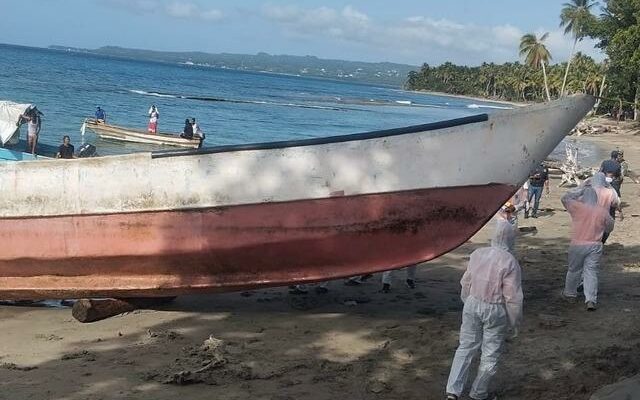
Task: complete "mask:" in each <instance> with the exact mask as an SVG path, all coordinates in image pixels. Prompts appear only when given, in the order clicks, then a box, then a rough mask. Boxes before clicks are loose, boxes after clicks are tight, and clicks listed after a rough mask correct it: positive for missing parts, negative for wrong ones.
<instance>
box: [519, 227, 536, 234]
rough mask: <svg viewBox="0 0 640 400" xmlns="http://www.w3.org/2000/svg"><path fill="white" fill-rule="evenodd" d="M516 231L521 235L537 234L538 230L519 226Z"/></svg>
mask: <svg viewBox="0 0 640 400" xmlns="http://www.w3.org/2000/svg"><path fill="white" fill-rule="evenodd" d="M518 230H519V231H520V232H522V233H538V228H536V227H535V226H521V227H519V228H518Z"/></svg>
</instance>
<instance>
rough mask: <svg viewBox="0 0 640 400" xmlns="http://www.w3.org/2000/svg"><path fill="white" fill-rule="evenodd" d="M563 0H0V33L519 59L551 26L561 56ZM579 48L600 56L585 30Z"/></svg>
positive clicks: (340, 55) (467, 61) (34, 42)
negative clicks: (523, 44)
mask: <svg viewBox="0 0 640 400" xmlns="http://www.w3.org/2000/svg"><path fill="white" fill-rule="evenodd" d="M565 1H566V0H535V1H533V0H395V1H394V0H351V1H347V2H344V1H337V0H297V1H293V0H271V1H267V0H185V1H183V0H0V9H2V14H3V21H2V23H1V24H0V43H8V44H18V45H26V46H36V47H46V46H49V45H52V44H56V45H65V46H72V47H83V48H97V47H100V46H107V45H113V46H122V47H132V48H140V49H152V50H170V51H204V52H209V53H221V52H229V53H246V54H255V53H258V52H267V53H270V54H291V55H314V56H318V57H321V58H336V59H346V60H359V61H392V62H399V63H407V64H412V65H421V64H422V63H425V62H426V63H428V64H430V65H438V64H441V63H443V62H446V61H451V62H454V63H456V64H464V65H478V64H480V63H482V62H496V63H502V62H505V61H516V60H517V59H518V44H519V39H520V37H521V36H522V35H523V34H524V33H530V32H531V33H536V34H538V35H540V34H542V33H544V32H549V33H550V36H549V38H548V39H547V42H546V44H547V48H548V49H549V50H550V52H551V54H552V56H553V61H554V62H562V61H565V60H566V59H567V58H568V57H569V55H570V51H571V45H572V40H571V39H570V38H569V37H566V36H564V35H563V32H562V29H561V28H560V27H559V22H560V20H559V14H560V9H561V8H562V4H563V3H564V2H565ZM578 50H580V51H583V52H584V53H586V54H588V55H591V56H593V57H594V58H596V60H602V59H603V56H602V54H601V53H600V51H599V50H597V49H594V48H593V42H592V41H590V40H584V41H582V42H581V43H579V45H578Z"/></svg>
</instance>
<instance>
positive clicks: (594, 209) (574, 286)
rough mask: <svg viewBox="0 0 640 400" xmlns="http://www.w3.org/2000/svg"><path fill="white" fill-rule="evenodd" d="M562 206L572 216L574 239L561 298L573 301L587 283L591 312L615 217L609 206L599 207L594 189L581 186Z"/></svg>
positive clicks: (564, 198)
mask: <svg viewBox="0 0 640 400" xmlns="http://www.w3.org/2000/svg"><path fill="white" fill-rule="evenodd" d="M562 204H563V205H564V207H565V208H566V209H567V211H568V212H569V215H571V221H572V225H573V227H572V236H571V244H570V246H569V268H568V270H567V276H566V279H565V286H564V290H563V291H562V295H563V296H564V297H565V298H567V299H568V300H569V301H571V302H573V301H575V299H576V298H577V295H578V294H577V290H578V285H579V284H580V281H581V280H584V297H585V304H586V307H587V310H588V311H595V309H596V304H597V302H598V270H599V268H600V258H601V257H602V247H603V245H602V237H603V235H604V234H605V233H608V232H611V230H612V229H613V218H612V217H611V215H609V211H608V209H607V208H606V207H602V206H601V205H599V204H598V195H597V192H596V190H595V189H594V188H593V187H591V186H584V187H579V188H577V189H575V190H571V191H569V192H567V194H565V195H564V196H563V197H562Z"/></svg>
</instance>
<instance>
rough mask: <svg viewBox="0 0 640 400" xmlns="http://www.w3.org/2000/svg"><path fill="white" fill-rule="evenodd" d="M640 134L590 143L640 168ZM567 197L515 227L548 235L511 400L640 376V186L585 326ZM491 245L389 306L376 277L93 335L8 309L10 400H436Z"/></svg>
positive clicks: (3, 377)
mask: <svg viewBox="0 0 640 400" xmlns="http://www.w3.org/2000/svg"><path fill="white" fill-rule="evenodd" d="M637 132H638V131H626V132H625V133H619V134H606V135H602V136H594V137H585V136H583V137H580V138H579V140H580V141H590V142H593V143H598V144H600V145H602V146H604V147H612V148H615V147H620V148H624V149H625V156H626V158H627V160H628V161H629V163H630V166H631V169H636V168H638V169H640V168H639V167H640V133H637ZM634 134H635V135H634ZM558 182H559V181H558V179H557V177H554V179H553V181H552V193H551V196H550V197H548V198H543V200H542V207H543V209H544V211H543V212H542V213H541V216H540V218H538V219H536V220H533V219H528V220H524V219H521V220H520V225H521V226H535V227H536V228H537V233H536V234H523V235H522V236H521V237H520V238H519V241H518V246H517V251H518V255H519V259H520V261H521V265H522V268H523V271H524V282H523V284H524V293H525V314H524V325H523V327H522V332H521V334H520V337H519V338H518V339H517V340H516V341H515V342H512V343H509V344H507V345H506V347H505V352H504V355H503V358H502V363H501V365H500V368H499V373H498V375H497V378H496V380H495V386H496V388H497V390H498V392H499V394H500V399H514V400H515V399H525V400H533V399H588V398H589V397H590V396H591V394H592V393H594V392H595V391H596V390H597V389H598V388H601V387H602V386H604V385H608V384H611V383H615V382H617V381H618V380H620V379H622V378H624V377H628V376H633V375H635V374H637V373H638V372H640V336H639V335H638V329H639V328H638V327H640V243H639V242H638V234H639V233H640V205H639V203H638V201H637V200H636V199H638V195H639V194H640V186H639V185H637V184H634V183H631V182H630V181H626V182H625V183H624V185H623V189H622V191H623V200H624V201H625V203H626V208H625V215H626V219H625V220H624V221H623V222H619V221H618V222H617V223H616V229H615V231H614V232H613V234H612V235H611V238H610V242H609V244H608V245H607V246H606V247H605V255H604V259H603V267H602V270H601V275H600V277H601V281H600V294H599V299H600V304H599V308H598V310H597V311H596V312H595V313H587V312H586V311H585V310H584V307H583V305H582V304H566V303H564V302H562V301H561V299H560V298H559V293H560V290H561V287H562V285H563V280H564V274H565V272H566V255H567V247H568V243H569V241H568V237H569V229H570V226H569V218H568V215H567V214H566V212H564V211H563V209H562V206H561V204H560V201H559V199H560V196H561V195H562V194H563V193H564V192H565V189H558V188H557V184H558ZM490 233H491V230H490V229H486V228H485V229H483V230H482V231H481V232H479V233H478V234H477V235H476V236H475V237H474V238H473V239H472V240H470V241H469V242H468V243H466V244H465V245H463V246H462V247H460V248H459V249H458V250H456V251H454V252H452V253H450V254H448V255H446V256H444V257H441V258H440V259H438V260H435V261H432V262H429V263H425V264H423V265H422V266H421V268H420V269H419V271H418V283H417V288H416V289H414V290H411V289H409V288H407V287H406V286H405V285H404V284H403V282H404V272H402V271H399V272H397V273H396V281H395V282H394V285H393V286H392V291H391V293H388V294H385V293H381V292H380V291H379V290H380V288H381V284H380V282H379V276H375V277H374V278H372V279H371V280H369V281H368V282H366V283H364V284H363V285H361V286H359V287H347V286H344V285H343V283H342V282H341V281H337V282H332V283H331V284H330V286H329V289H330V291H329V293H327V294H323V295H318V294H315V293H313V292H311V294H309V295H307V296H291V295H289V294H288V293H287V290H286V288H278V289H270V290H259V291H253V292H246V293H233V294H225V295H210V296H198V297H182V298H178V299H177V300H176V301H175V302H174V303H173V304H171V305H169V306H167V307H164V308H162V309H158V310H148V311H146V310H145V311H138V312H134V313H130V314H127V315H123V316H119V317H115V318H111V319H109V320H106V321H101V322H97V323H93V324H86V325H83V324H80V323H78V322H76V321H75V320H73V318H72V317H71V313H70V310H69V309H60V308H56V309H52V308H29V307H7V306H2V307H0V321H1V324H2V325H1V326H2V333H3V335H2V340H1V341H0V399H3V400H4V399H11V400H14V399H33V400H45V399H47V400H48V399H65V400H80V399H82V400H85V399H94V400H97V399H157V400H175V399H176V398H181V399H249V398H251V399H281V400H284V399H298V398H300V399H305V400H320V399H334V398H344V399H402V400H412V399H420V400H424V399H440V398H442V393H443V391H444V386H445V383H446V379H447V376H448V373H449V366H450V363H451V359H452V357H453V352H454V350H455V348H456V345H457V337H458V329H459V324H460V318H461V315H460V311H461V308H462V303H461V302H460V300H459V283H458V282H459V280H460V277H461V276H462V273H463V271H464V268H465V263H466V260H467V258H468V255H469V254H470V252H471V251H472V250H473V249H475V248H477V247H480V246H483V245H486V244H487V243H488V238H489V235H490ZM210 338H211V339H210Z"/></svg>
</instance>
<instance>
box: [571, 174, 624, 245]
mask: <svg viewBox="0 0 640 400" xmlns="http://www.w3.org/2000/svg"><path fill="white" fill-rule="evenodd" d="M609 179H610V178H608V177H607V176H605V174H603V173H602V172H598V173H596V174H595V175H593V176H592V177H591V178H589V179H588V180H586V181H585V183H584V185H582V186H591V187H592V188H593V190H595V191H596V194H597V195H598V205H599V206H600V207H604V208H605V209H606V210H607V211H608V212H609V215H611V217H612V218H613V219H614V220H615V218H616V211H617V212H618V218H619V219H620V221H622V220H623V219H624V214H623V213H622V208H621V204H622V202H621V201H620V197H619V196H618V193H617V192H616V190H615V189H614V188H613V187H612V186H611V183H610V182H609ZM582 186H581V187H582ZM612 231H613V227H612V229H611V230H610V231H605V233H604V235H603V236H602V243H603V244H604V243H606V242H607V239H608V238H609V234H610V233H611V232H612Z"/></svg>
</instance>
